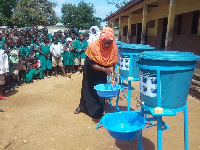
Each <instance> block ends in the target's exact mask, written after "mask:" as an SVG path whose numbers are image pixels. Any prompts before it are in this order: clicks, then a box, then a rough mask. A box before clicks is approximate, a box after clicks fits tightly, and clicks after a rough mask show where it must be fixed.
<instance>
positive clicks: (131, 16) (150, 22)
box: [104, 0, 200, 55]
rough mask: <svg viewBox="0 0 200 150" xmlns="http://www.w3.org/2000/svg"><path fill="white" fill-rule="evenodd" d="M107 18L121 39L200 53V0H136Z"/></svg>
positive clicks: (161, 47)
mask: <svg viewBox="0 0 200 150" xmlns="http://www.w3.org/2000/svg"><path fill="white" fill-rule="evenodd" d="M104 21H107V22H108V25H109V26H111V27H113V29H114V27H115V26H116V24H119V40H120V41H123V42H126V43H138V44H139V43H141V44H148V45H151V46H153V47H155V48H156V49H165V50H178V51H188V52H193V53H195V54H197V55H200V0H133V1H131V2H129V3H128V4H127V5H126V6H124V7H123V8H121V9H119V10H118V11H116V12H115V13H113V14H111V15H110V16H108V17H106V18H105V19H104Z"/></svg>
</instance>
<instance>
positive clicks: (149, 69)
mask: <svg viewBox="0 0 200 150" xmlns="http://www.w3.org/2000/svg"><path fill="white" fill-rule="evenodd" d="M138 57H139V64H138V67H139V68H140V99H141V100H142V101H143V102H144V105H145V106H148V107H152V108H155V107H162V108H167V109H177V108H181V107H183V106H185V104H186V100H187V96H188V92H189V88H190V83H191V80H192V75H193V72H194V68H195V67H196V64H197V62H196V61H197V60H200V56H196V55H194V54H193V53H189V52H179V51H151V52H148V51H146V52H143V53H142V54H141V55H138ZM158 73H159V74H160V75H159V76H160V77H159V76H158ZM158 77H159V78H158ZM157 87H158V88H157ZM159 97H160V98H159ZM159 99H160V102H159V104H160V105H161V106H158V101H159Z"/></svg>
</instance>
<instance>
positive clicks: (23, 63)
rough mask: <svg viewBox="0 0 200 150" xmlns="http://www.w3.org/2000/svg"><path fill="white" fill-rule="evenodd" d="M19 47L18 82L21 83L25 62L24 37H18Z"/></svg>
mask: <svg viewBox="0 0 200 150" xmlns="http://www.w3.org/2000/svg"><path fill="white" fill-rule="evenodd" d="M20 43H21V47H20V48H19V50H20V53H21V66H20V82H21V83H23V82H24V79H23V76H24V74H25V72H26V62H25V55H26V40H25V38H23V37H22V38H21V39H20Z"/></svg>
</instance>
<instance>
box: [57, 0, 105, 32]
mask: <svg viewBox="0 0 200 150" xmlns="http://www.w3.org/2000/svg"><path fill="white" fill-rule="evenodd" d="M61 12H62V17H61V18H62V19H63V24H64V25H65V26H66V27H68V28H73V27H77V28H79V29H89V28H90V27H91V26H92V25H96V26H98V27H100V24H101V22H102V19H101V18H99V17H95V16H94V14H95V13H96V10H95V9H94V5H92V4H90V3H85V2H84V1H81V2H80V3H78V5H77V6H76V5H74V4H71V3H64V4H63V5H62V8H61Z"/></svg>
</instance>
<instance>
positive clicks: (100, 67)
mask: <svg viewBox="0 0 200 150" xmlns="http://www.w3.org/2000/svg"><path fill="white" fill-rule="evenodd" d="M92 68H93V69H94V70H97V71H102V72H105V73H106V74H107V75H111V74H112V73H113V70H112V69H111V68H105V67H102V66H100V65H98V64H94V65H93V66H92Z"/></svg>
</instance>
